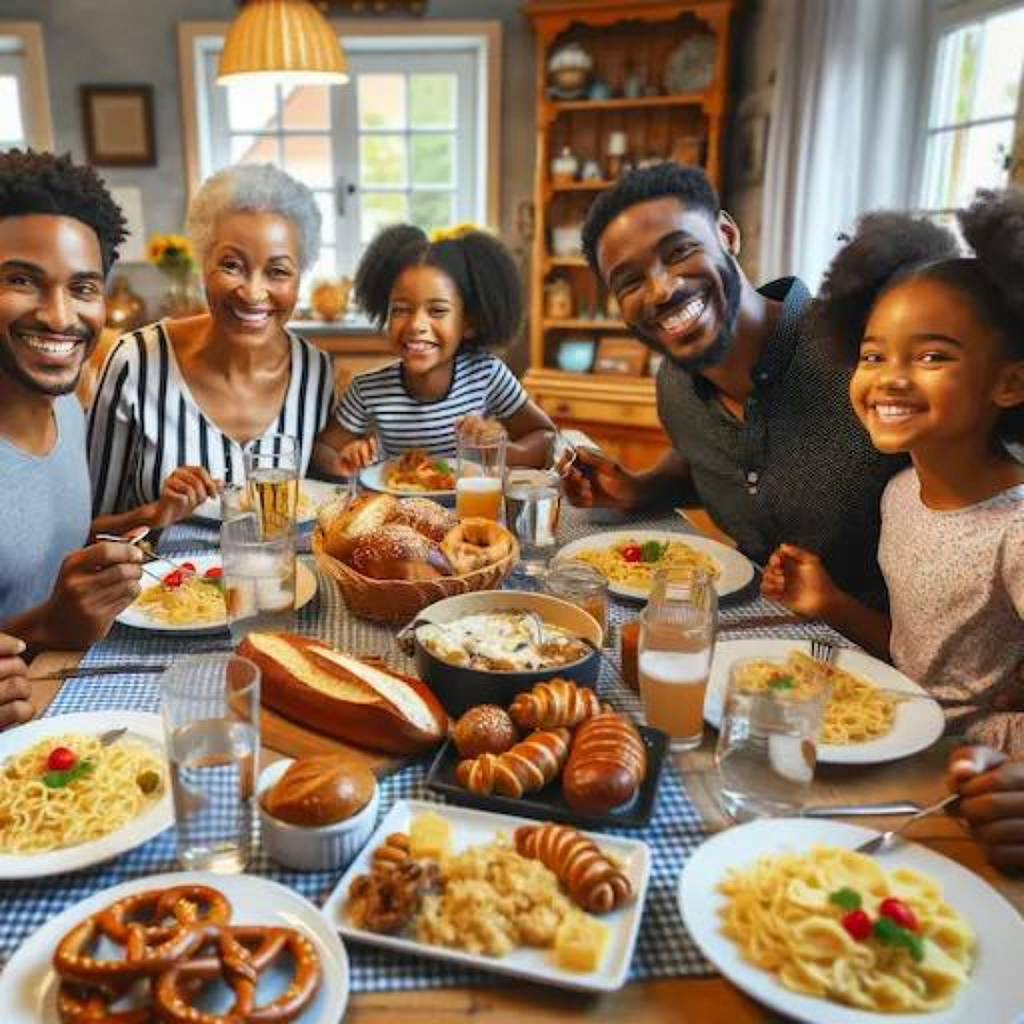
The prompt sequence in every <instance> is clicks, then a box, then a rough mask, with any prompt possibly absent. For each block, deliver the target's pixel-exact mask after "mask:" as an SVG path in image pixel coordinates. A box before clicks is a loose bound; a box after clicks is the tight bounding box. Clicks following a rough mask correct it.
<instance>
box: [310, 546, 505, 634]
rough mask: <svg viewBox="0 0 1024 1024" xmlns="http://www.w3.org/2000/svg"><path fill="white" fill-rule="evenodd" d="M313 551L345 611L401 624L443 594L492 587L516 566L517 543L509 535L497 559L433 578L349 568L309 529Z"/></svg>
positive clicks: (444, 595) (450, 595) (361, 616)
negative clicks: (508, 545) (507, 547)
mask: <svg viewBox="0 0 1024 1024" xmlns="http://www.w3.org/2000/svg"><path fill="white" fill-rule="evenodd" d="M313 554H314V555H315V556H316V562H317V565H319V566H320V568H321V569H322V570H323V571H324V572H325V573H327V575H328V576H331V577H332V578H333V579H335V580H336V581H337V583H338V586H339V587H340V588H341V595H342V597H344V598H345V604H347V605H348V608H349V611H351V612H352V613H353V614H354V615H358V616H359V617H360V618H361V619H370V620H372V621H373V622H386V623H388V624H389V625H393V626H404V625H405V624H406V623H407V622H410V621H411V620H412V619H414V618H415V617H416V616H417V615H418V614H419V613H420V612H421V611H423V609H424V608H426V607H427V605H430V604H433V603H434V602H435V601H440V600H441V599H442V598H445V597H455V596H456V595H457V594H468V593H469V592H470V591H471V590H493V589H494V588H495V587H497V586H498V585H499V584H500V583H501V581H502V580H503V579H504V578H505V577H506V576H507V575H508V574H509V573H510V572H511V571H512V570H513V569H514V568H515V567H516V563H517V562H518V561H519V545H518V544H517V543H516V541H515V538H514V537H513V538H512V550H511V551H510V552H509V553H508V555H506V556H505V557H504V558H503V559H502V560H501V561H500V562H495V563H494V564H493V565H488V566H487V567H485V568H483V569H477V570H476V571H475V572H470V573H466V575H465V576H441V577H439V578H438V579H435V580H375V579H371V578H370V577H369V576H363V575H362V573H358V572H356V571H355V570H354V569H350V568H349V567H348V566H347V565H345V563H344V562H342V561H339V560H338V559H337V558H335V557H334V556H333V555H329V554H328V553H327V552H326V551H325V550H324V535H323V533H322V531H321V530H320V529H319V528H317V529H316V530H315V531H314V532H313Z"/></svg>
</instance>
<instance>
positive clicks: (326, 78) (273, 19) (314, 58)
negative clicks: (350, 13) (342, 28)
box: [217, 0, 349, 85]
mask: <svg viewBox="0 0 1024 1024" xmlns="http://www.w3.org/2000/svg"><path fill="white" fill-rule="evenodd" d="M348 77H349V76H348V62H347V61H346V60H345V54H344V53H343V52H342V49H341V43H339V42H338V37H337V36H336V35H335V34H334V30H333V29H332V28H331V26H330V23H329V22H328V21H327V19H326V18H325V17H324V16H323V15H322V14H321V13H320V12H319V11H318V10H317V9H316V8H315V7H314V6H313V5H312V4H311V3H310V2H309V0H250V2H249V3H247V4H246V5H245V6H244V7H243V8H242V9H241V11H239V13H238V17H236V18H235V20H234V21H233V22H232V23H231V27H230V28H229V29H228V34H227V35H226V36H225V38H224V50H223V52H222V53H221V57H220V68H219V69H218V72H217V81H218V82H219V83H220V84H221V85H226V84H229V83H231V82H235V81H240V80H248V79H253V80H265V81H275V82H281V83H287V84H295V85H300V84H305V85H343V84H344V83H345V82H347V81H348Z"/></svg>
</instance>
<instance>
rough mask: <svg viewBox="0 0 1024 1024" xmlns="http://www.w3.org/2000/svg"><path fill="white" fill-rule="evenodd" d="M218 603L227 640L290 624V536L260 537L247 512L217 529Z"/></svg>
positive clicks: (292, 568)
mask: <svg viewBox="0 0 1024 1024" xmlns="http://www.w3.org/2000/svg"><path fill="white" fill-rule="evenodd" d="M220 553H221V562H222V564H223V566H224V603H225V604H226V605H227V613H228V626H229V627H230V629H231V639H232V640H234V641H235V643H236V644H237V643H239V642H240V641H241V640H242V639H244V637H245V636H246V635H247V634H249V633H252V632H265V631H270V632H281V631H287V630H289V629H291V628H292V626H293V625H294V621H295V534H294V532H292V531H288V532H287V533H281V534H276V535H274V536H270V537H265V536H263V534H262V531H261V530H260V524H259V520H258V519H257V517H256V516H255V515H254V514H252V513H251V512H250V513H249V514H247V515H243V516H239V517H238V518H236V519H231V520H229V521H228V522H225V523H223V524H222V525H221V528H220Z"/></svg>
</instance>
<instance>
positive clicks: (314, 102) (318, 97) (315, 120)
mask: <svg viewBox="0 0 1024 1024" xmlns="http://www.w3.org/2000/svg"><path fill="white" fill-rule="evenodd" d="M330 100H331V97H330V90H329V89H328V88H327V86H326V85H294V86H291V87H286V88H285V89H283V90H282V107H283V116H284V127H285V130H286V131H296V130H300V131H302V130H304V131H330V128H331V105H330Z"/></svg>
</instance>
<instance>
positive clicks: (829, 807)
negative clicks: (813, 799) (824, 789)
mask: <svg viewBox="0 0 1024 1024" xmlns="http://www.w3.org/2000/svg"><path fill="white" fill-rule="evenodd" d="M920 810H921V805H920V804H919V803H917V801H916V800H890V801H887V802H884V803H877V804H821V805H820V806H817V807H805V808H804V809H803V810H802V811H801V812H800V816H801V817H803V818H860V817H870V816H873V815H876V814H877V815H887V814H916V813H917V812H918V811H920Z"/></svg>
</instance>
